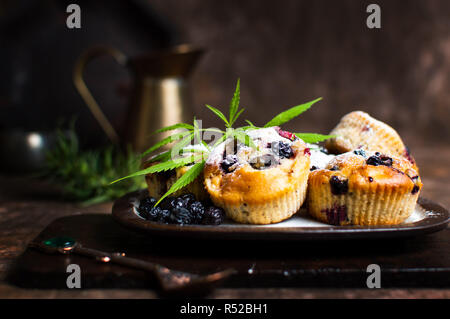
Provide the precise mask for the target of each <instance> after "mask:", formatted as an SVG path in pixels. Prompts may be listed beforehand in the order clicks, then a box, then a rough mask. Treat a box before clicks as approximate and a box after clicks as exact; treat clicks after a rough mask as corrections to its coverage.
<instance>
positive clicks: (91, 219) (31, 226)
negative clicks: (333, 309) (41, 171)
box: [0, 148, 450, 298]
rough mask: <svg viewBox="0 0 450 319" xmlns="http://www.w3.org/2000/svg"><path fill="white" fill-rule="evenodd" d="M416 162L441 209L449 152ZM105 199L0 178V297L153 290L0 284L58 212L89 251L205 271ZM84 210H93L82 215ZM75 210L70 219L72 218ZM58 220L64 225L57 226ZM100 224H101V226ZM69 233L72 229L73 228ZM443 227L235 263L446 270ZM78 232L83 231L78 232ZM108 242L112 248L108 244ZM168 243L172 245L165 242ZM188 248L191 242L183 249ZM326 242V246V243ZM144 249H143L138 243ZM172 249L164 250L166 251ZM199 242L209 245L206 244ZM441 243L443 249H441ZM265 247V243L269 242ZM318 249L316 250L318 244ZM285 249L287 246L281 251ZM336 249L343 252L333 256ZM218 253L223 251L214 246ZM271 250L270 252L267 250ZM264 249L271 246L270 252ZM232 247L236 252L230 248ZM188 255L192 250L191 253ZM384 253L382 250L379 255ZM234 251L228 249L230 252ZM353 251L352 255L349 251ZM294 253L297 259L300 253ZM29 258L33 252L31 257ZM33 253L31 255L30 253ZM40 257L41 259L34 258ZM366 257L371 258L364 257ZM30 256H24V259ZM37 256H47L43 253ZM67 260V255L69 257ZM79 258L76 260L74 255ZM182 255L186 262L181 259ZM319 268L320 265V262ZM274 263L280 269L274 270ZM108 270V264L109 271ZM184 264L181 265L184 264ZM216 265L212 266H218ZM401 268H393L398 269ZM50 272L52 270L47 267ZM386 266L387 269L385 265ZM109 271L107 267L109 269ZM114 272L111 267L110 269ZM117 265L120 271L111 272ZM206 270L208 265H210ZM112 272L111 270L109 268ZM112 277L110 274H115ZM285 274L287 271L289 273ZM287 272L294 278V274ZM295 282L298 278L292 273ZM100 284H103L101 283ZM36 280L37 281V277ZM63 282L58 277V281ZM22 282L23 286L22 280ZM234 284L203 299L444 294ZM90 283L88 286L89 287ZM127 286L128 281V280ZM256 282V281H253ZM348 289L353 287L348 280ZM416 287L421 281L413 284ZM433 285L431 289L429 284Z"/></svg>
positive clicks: (145, 290) (253, 253)
mask: <svg viewBox="0 0 450 319" xmlns="http://www.w3.org/2000/svg"><path fill="white" fill-rule="evenodd" d="M415 155H416V157H417V160H418V162H419V165H420V168H421V175H422V177H423V181H424V184H425V187H424V190H423V193H422V196H424V197H428V198H431V199H433V200H435V201H437V202H440V203H441V204H442V205H443V206H444V207H447V208H448V207H449V206H450V205H449V204H450V202H449V198H448V196H447V194H448V193H449V191H450V189H449V188H450V187H449V183H448V182H447V181H448V179H449V178H450V170H449V166H448V159H449V158H450V149H448V148H444V149H435V148H423V149H420V150H418V151H417V152H415ZM110 209H111V203H108V204H103V205H98V206H94V207H89V208H81V207H78V206H76V205H75V204H73V203H69V202H63V201H57V200H55V196H54V193H53V192H51V191H50V188H49V187H46V185H42V184H41V183H40V182H33V181H30V180H28V179H22V178H11V177H10V178H1V179H0V297H3V298H153V297H157V294H156V293H155V291H154V290H153V289H151V283H149V285H148V286H146V287H143V286H139V285H141V284H142V283H143V282H145V281H139V280H137V284H135V285H134V286H132V285H131V286H132V288H131V289H119V288H117V287H116V288H111V289H97V288H94V289H81V290H76V291H74V290H68V289H26V288H20V287H17V286H15V285H12V284H10V283H9V282H8V281H6V278H5V277H6V274H7V271H8V270H10V269H11V267H12V265H13V264H15V263H16V262H17V261H18V260H17V257H18V256H20V255H21V254H22V252H23V251H24V249H25V247H26V245H27V243H29V242H30V241H31V240H32V239H33V238H35V237H36V236H37V235H38V234H39V233H40V232H41V231H42V230H43V229H44V228H45V227H46V226H47V225H48V224H49V223H50V222H51V221H54V220H55V219H57V218H59V217H63V216H73V217H70V218H69V219H62V220H59V221H58V223H59V226H64V225H66V226H64V227H67V222H70V223H69V224H72V223H73V224H74V225H78V226H77V229H75V228H68V229H67V231H68V232H74V233H73V234H77V233H76V232H78V233H79V231H80V230H81V229H83V230H85V232H84V234H85V235H84V236H85V237H84V238H86V239H88V238H90V240H93V241H91V242H90V243H92V244H94V243H97V244H98V245H96V247H97V248H101V249H110V248H111V247H117V248H118V249H119V250H122V249H126V250H127V252H129V254H134V255H135V256H144V255H145V254H146V252H149V251H151V250H153V251H156V252H157V254H156V255H157V256H158V258H159V260H162V261H164V263H166V264H167V265H169V266H176V265H180V263H182V262H183V261H186V260H187V259H190V260H195V261H196V262H197V263H195V264H191V265H190V266H188V268H189V267H191V270H193V271H202V270H209V269H211V264H210V263H209V264H208V263H207V258H205V257H204V253H203V252H202V253H199V251H200V252H201V247H199V246H200V245H201V243H186V245H187V246H182V247H179V246H177V245H176V244H174V243H163V244H161V245H159V246H158V241H150V240H147V241H146V238H145V237H140V235H136V234H134V233H132V232H128V231H126V230H124V229H121V228H117V227H118V226H117V225H116V224H114V223H113V222H112V220H111V219H110V218H109V217H110V216H108V214H109V213H110ZM85 214H94V215H91V216H86V215H85ZM77 215H78V216H77ZM63 222H64V223H63ZM105 225H106V226H107V227H103V226H105ZM75 231H76V232H75ZM449 232H450V230H449V229H446V230H444V231H441V232H439V233H436V234H434V235H427V236H425V237H423V238H422V239H419V238H417V239H415V240H412V241H408V242H403V243H400V244H396V245H393V246H392V247H390V248H386V249H385V248H384V247H386V246H385V245H386V244H387V243H385V242H378V243H379V244H381V243H383V245H380V246H369V247H367V248H365V247H362V246H361V245H360V244H359V245H356V246H358V249H364V253H362V254H361V256H360V257H359V258H358V257H357V256H355V254H353V253H351V250H352V249H353V248H354V247H353V246H343V247H342V248H341V247H335V248H336V249H335V252H334V253H333V254H331V255H329V254H327V253H326V251H327V248H326V247H321V248H323V249H322V250H321V252H320V253H319V254H318V256H319V257H323V258H315V257H314V256H315V255H316V253H315V251H314V248H311V247H309V248H305V247H301V246H298V245H297V246H294V247H292V246H289V247H288V246H287V247H285V249H283V250H282V251H278V252H277V253H271V252H270V251H268V250H267V251H265V250H264V249H256V250H254V249H252V248H251V247H241V249H242V248H245V249H247V250H248V252H249V253H248V255H247V256H245V258H247V259H246V262H245V263H242V264H240V265H237V266H238V267H240V270H241V271H244V270H246V269H248V268H249V267H251V266H252V264H253V262H254V261H257V263H256V265H257V266H256V267H255V269H256V270H257V267H258V261H259V262H261V263H262V264H261V265H266V266H267V267H269V268H270V267H272V268H273V269H278V270H279V269H290V268H293V267H294V268H295V267H298V266H301V264H302V260H309V261H310V262H315V263H317V265H319V264H320V262H321V260H329V259H330V258H332V259H334V261H335V263H336V264H339V265H341V266H343V265H345V264H347V265H348V267H349V268H351V267H359V268H361V266H362V264H365V263H369V262H370V263H377V261H378V262H379V260H377V256H378V257H381V256H383V258H384V259H382V260H381V266H383V265H387V266H389V267H391V266H395V264H396V263H395V261H396V260H398V257H401V258H403V260H404V261H405V265H410V266H413V267H416V268H420V267H421V266H430V267H431V266H436V267H445V266H446V267H448V263H449V255H448V251H449V249H448V248H449V247H448V246H449V236H448V234H449ZM81 233H83V232H81ZM111 245H112V246H111ZM173 245H174V246H173ZM189 245H192V247H191V246H189ZM155 246H156V248H155ZM332 246H333V244H332ZM146 247H147V248H148V250H147V249H145V248H146ZM170 247H172V248H171V249H168V248H170ZM206 247H208V248H209V247H210V246H209V245H206ZM446 247H447V248H446ZM272 248H273V247H272ZM319 248H320V247H319ZM218 249H219V250H218V251H215V252H212V253H211V256H213V257H214V258H215V259H217V261H218V262H217V264H218V265H222V266H223V263H225V262H228V263H233V262H236V259H232V258H230V259H228V258H226V256H233V252H234V250H233V247H225V248H224V246H222V245H219V246H218ZM286 249H288V250H289V252H288V253H286ZM340 249H342V250H343V251H345V253H342V254H341V253H340V252H339V251H340ZM221 250H223V253H222V251H221ZM273 250H275V249H273ZM273 250H272V251H273ZM236 251H239V249H236ZM191 252H192V253H191ZM386 252H388V254H386ZM234 254H235V252H234ZM356 255H358V254H356ZM300 256H303V258H301V257H300ZM31 257H33V255H31ZM35 257H36V255H35ZM41 257H42V256H41ZM372 257H374V258H375V259H374V260H373V261H372ZM28 258H30V256H28ZM42 258H49V256H45V257H42ZM56 258H58V261H55V262H54V263H52V265H53V266H51V267H56V268H57V267H61V265H64V264H66V263H67V262H70V261H71V260H70V259H67V258H69V257H65V256H60V257H56ZM70 258H72V257H70ZM75 258H81V257H75ZM186 258H187V259H186ZM345 258H349V260H351V263H347V262H348V261H346V259H345ZM33 260H36V262H35V270H39V268H42V267H39V265H40V263H39V262H38V260H39V259H34V257H33ZM76 261H77V262H79V263H80V264H82V269H84V268H85V267H86V268H89V269H92V271H102V270H111V269H112V268H115V267H117V266H112V265H98V264H96V263H92V262H91V261H90V260H83V259H82V260H80V259H77V260H76ZM323 265H326V264H322V266H323ZM280 266H281V267H280ZM110 267H112V268H110ZM184 267H186V266H184ZM219 267H220V266H219ZM400 268H401V267H399V269H400ZM51 269H52V268H46V269H41V270H40V271H49V270H51ZM53 269H55V268H53ZM393 269H394V268H393ZM113 270H114V269H113ZM115 270H116V271H117V268H116V269H115ZM119 270H120V269H119ZM211 270H214V269H211ZM113 273H114V272H113ZM116 274H117V273H116ZM291 275H292V274H291ZM134 276H135V278H137V279H139V278H143V277H142V274H139V273H135V274H134ZM294 277H295V276H294ZM295 280H298V281H299V280H300V277H298V278H297V279H295ZM105 282H108V280H106V281H105ZM41 283H42V282H41ZM63 283H64V282H63ZM28 285H29V284H28ZM236 285H238V283H236V282H230V283H229V287H223V288H220V289H218V290H216V291H215V292H214V293H213V294H212V295H211V297H216V298H228V297H234V298H274V297H281V298H317V297H319V298H336V297H339V298H342V297H344V298H373V297H375V298H449V297H450V289H448V288H436V287H432V288H417V287H412V288H398V287H393V288H384V289H380V290H369V289H366V288H362V287H361V286H360V287H348V288H343V287H325V288H307V287H303V288H286V287H284V288H280V287H278V288H268V287H255V288H251V285H247V284H246V285H245V288H235V286H236ZM92 286H93V287H94V286H95V285H92ZM129 286H130V285H129ZM255 286H256V285H255ZM353 286H354V285H353ZM419 286H420V287H422V285H419ZM433 286H437V284H436V285H433Z"/></svg>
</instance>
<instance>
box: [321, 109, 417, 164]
mask: <svg viewBox="0 0 450 319" xmlns="http://www.w3.org/2000/svg"><path fill="white" fill-rule="evenodd" d="M330 135H336V137H334V138H331V139H329V140H327V141H326V143H325V147H326V148H327V149H328V151H329V152H331V153H334V154H341V153H345V152H350V151H352V150H354V149H359V148H362V149H365V150H367V151H377V152H381V153H383V154H388V155H393V156H396V157H404V158H406V159H408V160H409V161H410V162H411V163H412V164H413V165H415V161H414V159H413V158H412V156H411V155H410V153H409V150H408V148H407V147H406V146H405V145H404V143H403V141H402V139H401V138H400V135H398V133H397V132H396V131H395V130H394V129H393V128H392V127H390V126H389V125H387V124H385V123H383V122H381V121H379V120H376V119H374V118H373V117H371V116H370V115H369V114H367V113H365V112H362V111H354V112H351V113H348V114H346V115H345V116H344V117H343V118H342V119H341V120H340V122H339V123H338V125H337V126H336V127H335V128H334V129H333V130H332V131H331V133H330ZM416 168H417V167H416Z"/></svg>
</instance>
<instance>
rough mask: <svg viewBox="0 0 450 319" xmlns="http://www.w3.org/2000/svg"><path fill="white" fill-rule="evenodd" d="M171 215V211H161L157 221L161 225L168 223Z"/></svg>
mask: <svg viewBox="0 0 450 319" xmlns="http://www.w3.org/2000/svg"><path fill="white" fill-rule="evenodd" d="M170 214H171V212H170V210H167V209H161V211H160V212H159V216H158V218H157V219H156V220H155V221H157V222H160V223H168V222H169V217H170Z"/></svg>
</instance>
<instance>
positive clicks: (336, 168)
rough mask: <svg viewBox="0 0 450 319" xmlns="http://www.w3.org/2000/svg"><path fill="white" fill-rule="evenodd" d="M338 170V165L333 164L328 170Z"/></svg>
mask: <svg viewBox="0 0 450 319" xmlns="http://www.w3.org/2000/svg"><path fill="white" fill-rule="evenodd" d="M338 170H339V166H337V165H334V166H333V167H332V168H330V171H338Z"/></svg>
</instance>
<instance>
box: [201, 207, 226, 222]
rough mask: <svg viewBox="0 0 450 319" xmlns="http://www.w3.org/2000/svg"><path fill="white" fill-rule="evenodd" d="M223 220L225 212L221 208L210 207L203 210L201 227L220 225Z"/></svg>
mask: <svg viewBox="0 0 450 319" xmlns="http://www.w3.org/2000/svg"><path fill="white" fill-rule="evenodd" d="M224 219H225V212H224V210H223V209H222V208H219V207H215V206H211V207H208V208H207V209H206V210H205V214H204V216H203V219H202V224H203V225H220V224H222V223H223V221H224Z"/></svg>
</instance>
